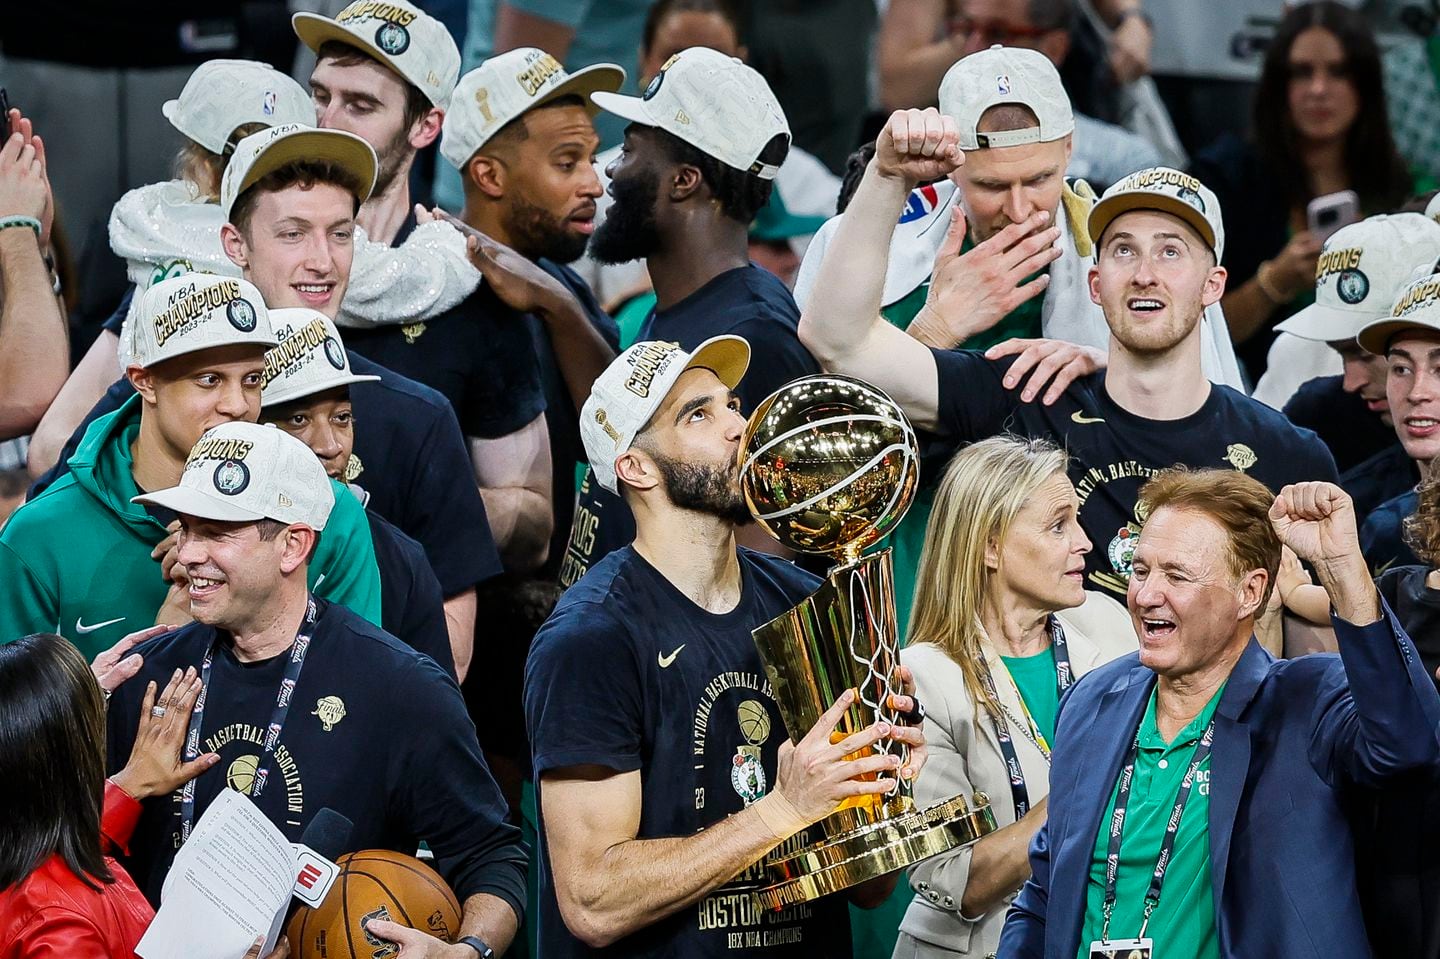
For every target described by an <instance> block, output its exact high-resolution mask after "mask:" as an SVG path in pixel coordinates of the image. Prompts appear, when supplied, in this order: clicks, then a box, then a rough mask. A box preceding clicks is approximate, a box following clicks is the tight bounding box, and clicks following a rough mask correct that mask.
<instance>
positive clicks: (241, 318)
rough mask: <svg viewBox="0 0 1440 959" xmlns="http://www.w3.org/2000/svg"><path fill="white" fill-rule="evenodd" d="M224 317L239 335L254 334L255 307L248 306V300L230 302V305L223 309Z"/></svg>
mask: <svg viewBox="0 0 1440 959" xmlns="http://www.w3.org/2000/svg"><path fill="white" fill-rule="evenodd" d="M225 317H226V319H228V320H229V321H230V325H231V326H233V327H235V329H237V330H239V331H240V332H241V333H253V332H255V321H256V317H255V307H253V306H251V305H250V301H249V300H231V301H230V305H229V306H227V307H225Z"/></svg>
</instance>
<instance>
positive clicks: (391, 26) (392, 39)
mask: <svg viewBox="0 0 1440 959" xmlns="http://www.w3.org/2000/svg"><path fill="white" fill-rule="evenodd" d="M375 46H377V47H379V48H380V49H381V50H383V51H384V52H386V53H388V54H390V56H392V57H398V56H399V55H400V54H402V53H404V52H405V51H406V50H407V49H409V48H410V31H409V30H406V29H405V28H404V27H402V26H400V24H398V23H390V22H388V21H387V22H385V23H382V24H380V29H378V30H376V31H375Z"/></svg>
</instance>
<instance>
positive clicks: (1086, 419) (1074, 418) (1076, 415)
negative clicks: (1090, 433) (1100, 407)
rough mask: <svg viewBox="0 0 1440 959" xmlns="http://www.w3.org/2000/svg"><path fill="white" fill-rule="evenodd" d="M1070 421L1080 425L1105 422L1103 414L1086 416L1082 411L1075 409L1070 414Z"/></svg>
mask: <svg viewBox="0 0 1440 959" xmlns="http://www.w3.org/2000/svg"><path fill="white" fill-rule="evenodd" d="M1070 421H1071V422H1072V423H1079V424H1080V425H1081V426H1088V425H1089V424H1091V423H1103V422H1105V418H1104V417H1103V416H1086V415H1085V414H1084V413H1081V412H1080V411H1079V410H1076V411H1075V412H1073V413H1071V414H1070Z"/></svg>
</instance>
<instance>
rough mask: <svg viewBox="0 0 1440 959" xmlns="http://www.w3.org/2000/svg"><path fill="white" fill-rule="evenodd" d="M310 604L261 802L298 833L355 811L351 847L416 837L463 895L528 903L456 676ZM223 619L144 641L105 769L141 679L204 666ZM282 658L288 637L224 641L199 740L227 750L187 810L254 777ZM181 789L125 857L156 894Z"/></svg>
mask: <svg viewBox="0 0 1440 959" xmlns="http://www.w3.org/2000/svg"><path fill="white" fill-rule="evenodd" d="M317 604H318V608H319V617H318V621H317V624H316V628H315V632H314V634H313V636H312V637H311V642H310V648H309V652H308V653H307V654H306V657H305V663H304V666H303V669H302V671H301V673H300V678H299V681H298V682H297V683H296V685H295V688H294V691H293V693H292V696H291V707H290V712H289V715H288V716H287V718H286V721H285V724H284V729H283V730H282V731H281V733H280V738H279V745H278V746H277V747H276V749H275V751H274V753H273V754H272V756H271V760H270V764H269V783H268V786H267V788H266V789H265V790H264V792H263V793H262V794H261V795H260V797H259V798H258V799H256V800H255V802H256V805H257V806H259V807H260V809H261V810H262V811H263V812H264V813H265V815H266V816H267V817H268V818H269V819H270V821H271V822H273V823H274V824H275V825H276V826H277V827H278V828H279V829H280V831H281V832H283V833H285V835H286V837H288V838H289V839H290V840H292V841H298V840H299V839H300V836H301V834H302V833H303V832H304V830H305V826H306V825H307V824H308V823H309V822H310V820H311V819H312V818H313V817H314V815H315V813H316V812H318V811H319V810H321V809H325V808H329V809H333V810H335V811H336V812H338V813H340V814H341V815H343V816H345V817H347V818H348V819H350V821H351V822H353V823H354V824H355V829H354V832H353V834H352V835H351V837H350V841H349V845H348V849H347V850H346V851H354V850H359V849H393V850H396V851H399V852H404V853H413V852H414V851H415V849H416V848H417V844H418V843H419V842H420V841H421V840H424V841H425V843H426V844H427V845H428V846H429V847H430V848H431V849H432V850H434V852H435V868H436V869H437V870H438V871H439V872H440V874H441V875H442V876H444V877H445V879H446V881H447V882H448V883H449V884H450V886H451V887H452V888H453V889H454V891H455V895H456V896H457V897H458V898H459V899H460V901H461V902H463V901H464V900H465V898H466V897H467V896H470V895H473V894H475V893H478V892H486V893H491V894H493V895H496V896H499V897H501V898H502V899H504V900H506V901H507V902H509V903H510V905H511V907H512V908H513V909H514V910H515V913H516V915H517V916H523V915H524V900H525V858H526V850H525V845H524V843H523V842H522V841H521V839H520V834H519V831H518V830H517V829H516V828H515V827H514V826H512V825H510V824H509V823H507V822H506V814H507V807H506V803H505V799H504V797H503V796H501V794H500V789H499V787H498V786H497V785H496V784H495V780H494V779H493V778H492V777H491V775H490V771H489V769H488V768H487V767H486V765H485V759H484V757H483V756H482V755H481V753H480V746H479V743H478V742H477V741H476V738H475V727H474V726H473V725H472V724H471V722H470V719H469V717H468V716H467V715H466V714H465V703H464V701H463V700H462V699H461V698H460V688H459V687H458V686H456V685H455V680H454V678H453V677H452V676H450V675H449V674H448V673H446V672H445V671H444V670H442V669H441V668H440V667H439V666H437V665H436V664H435V661H434V660H432V659H431V658H430V657H428V656H423V655H421V654H419V653H417V652H415V651H414V650H412V649H410V648H409V647H408V646H406V645H405V644H403V643H401V642H400V641H398V640H397V639H395V638H394V637H393V636H390V635H388V634H386V633H384V632H382V631H381V630H379V629H376V628H375V627H374V626H371V625H370V624H369V623H366V622H364V621H363V620H361V619H360V618H359V617H358V616H356V615H355V614H354V613H352V612H350V611H349V610H347V609H345V608H344V607H341V606H335V605H332V604H330V603H326V602H324V601H323V600H320V601H317ZM216 635H217V634H216V630H215V629H214V628H213V627H210V626H206V625H204V624H201V623H192V624H190V625H189V626H186V627H184V628H182V629H179V630H176V631H175V632H172V633H167V634H165V635H164V636H160V637H158V638H156V639H153V640H151V641H149V642H148V643H145V644H142V645H141V646H139V647H138V648H137V650H136V651H137V652H139V653H140V654H141V655H142V656H143V657H144V666H142V667H141V670H140V673H139V675H137V676H135V677H134V678H133V679H131V680H129V681H128V682H126V683H125V684H124V685H122V686H121V687H120V688H119V689H118V690H116V692H115V694H114V695H113V696H112V697H111V699H110V706H109V717H110V722H109V723H108V730H107V733H108V740H109V742H108V758H107V764H106V765H107V769H108V770H109V771H110V772H111V773H114V772H116V771H118V770H119V769H120V768H122V767H123V766H124V765H125V762H126V759H127V758H128V757H129V755H130V750H131V748H132V746H133V744H134V739H135V730H136V721H137V717H138V716H139V714H140V702H141V698H142V696H143V695H144V692H145V685H146V683H147V682H149V681H151V680H154V681H155V682H157V683H158V684H159V685H160V686H161V687H163V686H164V684H165V683H166V682H168V681H169V678H170V675H171V673H172V672H173V671H174V670H176V669H179V668H184V667H187V666H194V667H196V668H197V669H198V668H199V667H200V664H201V661H202V660H203V659H204V657H205V651H206V650H207V649H209V648H210V645H211V643H212V641H214V640H215V638H216ZM289 658H290V656H289V651H288V650H287V651H286V652H285V653H282V654H280V655H278V656H274V657H272V658H270V659H268V660H264V661H261V662H256V663H242V662H240V661H239V660H238V659H236V658H235V656H234V653H233V651H232V649H231V647H230V646H229V644H228V642H226V641H222V642H221V643H220V644H219V646H218V648H217V650H216V653H215V658H214V665H213V667H212V669H211V676H210V685H209V687H208V688H207V690H206V694H205V696H206V698H205V712H204V718H203V720H202V723H201V727H200V740H201V751H202V752H218V753H219V754H220V762H219V763H218V764H217V765H215V766H214V767H213V768H211V769H210V770H208V771H206V772H205V773H202V774H201V775H200V777H199V778H198V779H197V780H196V789H195V821H196V822H199V820H200V817H201V816H202V815H204V812H205V810H206V808H208V807H209V805H210V803H211V801H212V800H214V798H215V797H216V796H217V795H218V794H219V792H220V790H221V789H223V788H226V787H227V786H228V787H230V788H239V789H241V791H248V790H249V789H250V788H251V784H252V783H253V779H254V770H255V767H256V761H257V759H258V757H259V755H260V753H261V745H262V743H263V740H264V738H265V736H266V730H267V727H268V725H269V723H270V720H271V716H272V714H273V712H274V709H275V700H276V696H277V694H278V692H279V689H280V683H281V679H282V677H283V676H284V673H285V667H286V665H287V664H288V660H289ZM179 796H180V794H179V793H178V792H176V793H173V794H171V795H169V796H164V797H156V798H152V799H148V800H146V801H145V803H144V812H143V813H142V814H141V817H140V823H139V825H138V826H137V828H136V830H135V834H134V837H133V838H132V839H131V841H130V855H129V856H127V857H125V858H124V859H123V860H122V861H123V862H124V865H125V868H126V869H127V870H128V871H129V872H130V875H131V876H133V877H134V878H135V882H136V883H137V884H138V885H139V886H140V888H141V889H142V890H143V891H144V892H145V895H146V896H147V898H149V899H150V901H151V902H152V903H157V904H158V902H159V897H160V888H161V885H162V883H163V882H164V879H165V874H166V872H167V871H168V869H169V868H170V864H171V862H172V861H173V860H174V858H175V849H176V840H177V838H178V834H179V828H180V808H181V806H180V798H179Z"/></svg>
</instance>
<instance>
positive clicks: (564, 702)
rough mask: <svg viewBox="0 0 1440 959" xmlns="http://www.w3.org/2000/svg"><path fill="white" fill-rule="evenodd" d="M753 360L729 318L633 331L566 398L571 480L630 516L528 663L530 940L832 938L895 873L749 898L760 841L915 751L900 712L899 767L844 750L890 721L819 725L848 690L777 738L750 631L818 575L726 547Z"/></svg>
mask: <svg viewBox="0 0 1440 959" xmlns="http://www.w3.org/2000/svg"><path fill="white" fill-rule="evenodd" d="M752 357H753V353H752V352H751V350H750V346H749V344H747V343H746V342H745V340H744V339H741V338H740V337H736V336H726V335H722V336H716V337H711V338H709V339H706V340H702V341H701V342H700V343H697V344H696V346H695V348H694V349H693V350H686V349H684V348H682V347H681V346H679V345H677V344H675V343H673V342H658V341H653V340H652V341H645V342H641V343H636V344H635V345H634V346H632V347H630V348H629V349H627V350H626V351H625V352H624V353H622V354H621V355H620V357H619V358H618V359H616V360H615V362H614V363H612V364H611V365H610V367H609V368H608V369H607V370H606V371H605V372H604V373H603V374H602V375H601V376H600V378H599V379H597V380H596V381H595V386H594V388H593V390H592V392H591V394H590V398H589V399H588V400H587V401H586V403H585V408H584V412H583V413H582V414H581V418H580V422H581V429H582V433H583V436H584V438H585V449H586V451H587V452H588V454H589V457H590V465H591V467H592V469H593V475H592V476H591V483H593V484H595V485H597V486H602V487H604V488H605V489H606V490H608V491H610V492H611V493H612V494H616V495H618V496H620V497H623V499H624V502H625V503H627V504H628V505H629V508H630V509H631V510H632V511H633V513H634V516H635V524H636V530H637V532H636V536H635V542H634V543H633V544H632V545H630V546H626V547H624V548H622V549H619V550H617V551H615V552H613V553H611V554H609V555H608V556H606V557H605V558H604V559H603V560H601V561H600V562H599V563H598V564H597V565H596V566H594V567H593V568H592V569H591V570H590V571H589V572H588V573H586V574H585V576H584V577H583V578H581V579H580V580H579V582H577V583H576V584H575V585H573V586H571V587H570V589H569V590H568V591H566V593H565V595H564V596H562V597H561V599H560V602H559V604H558V605H557V606H556V608H555V612H554V613H553V614H552V615H551V617H550V619H549V620H548V621H547V622H546V623H545V625H544V626H543V627H542V628H541V629H540V632H539V633H538V634H537V635H536V637H535V641H534V643H533V644H532V645H531V648H530V658H529V661H528V663H527V666H526V674H525V717H526V724H527V726H528V728H529V731H530V740H531V746H532V752H533V759H534V768H535V776H536V780H537V790H538V796H539V803H540V816H541V830H540V842H541V848H540V875H539V882H540V915H539V919H538V922H539V954H540V955H542V956H545V957H547V959H550V957H555V959H568V957H577V956H591V955H620V956H635V957H640V956H653V957H661V956H667V957H668V956H685V957H686V959H709V957H721V956H731V955H736V954H737V953H739V954H746V953H749V952H751V948H750V947H751V946H753V945H755V944H758V943H760V942H765V943H766V944H767V945H771V946H773V947H774V948H768V949H767V948H762V949H755V950H753V951H754V954H757V955H767V956H770V955H777V956H778V955H795V956H801V955H804V956H817V957H818V956H824V957H843V956H849V955H850V951H851V950H850V924H849V921H848V917H847V915H846V903H845V900H846V898H853V899H855V900H856V901H857V902H861V903H863V904H866V905H874V904H876V902H878V901H880V900H883V899H884V897H885V896H886V895H888V894H889V893H890V891H891V889H893V888H894V885H895V881H896V879H897V875H896V874H891V875H890V876H886V877H882V878H880V879H875V880H872V881H870V882H869V883H865V884H863V885H861V886H857V887H855V888H854V889H852V890H850V896H849V897H845V896H831V897H830V898H828V899H821V900H818V901H816V902H813V903H809V904H806V905H804V906H800V907H796V908H793V909H787V910H785V911H783V912H779V913H765V912H762V911H760V910H758V909H756V908H755V906H754V903H753V901H752V899H751V896H752V889H753V888H754V885H755V883H756V882H757V881H759V877H760V876H761V873H762V871H763V869H762V866H761V864H760V862H759V860H760V858H761V857H762V856H763V855H764V854H765V853H767V852H769V851H770V850H771V849H773V848H775V847H776V846H782V845H783V848H784V849H785V850H787V851H789V850H794V849H798V848H800V847H801V846H803V845H804V844H805V843H806V842H807V841H809V839H810V838H811V836H810V834H809V828H810V826H811V825H813V824H814V823H816V822H818V821H819V820H820V819H822V818H824V817H825V816H826V815H828V814H830V813H831V812H833V811H834V810H835V809H836V808H837V806H838V804H839V802H840V801H841V799H842V798H843V797H845V796H858V795H867V794H872V795H873V794H878V793H881V792H883V791H885V790H888V789H889V788H891V786H893V784H894V783H895V782H896V781H897V779H898V778H899V777H901V776H905V777H912V776H913V775H914V774H915V773H917V772H918V771H919V769H920V767H921V766H922V765H923V763H924V736H923V735H922V733H921V730H920V728H919V727H918V726H897V727H895V728H894V730H893V731H892V732H891V733H889V734H891V735H894V736H896V737H897V738H900V739H902V740H904V741H905V742H906V743H908V744H910V745H911V747H912V749H913V751H912V752H911V753H910V756H911V763H912V764H911V766H910V767H907V768H905V769H902V768H900V764H899V759H898V758H896V759H894V760H891V759H888V758H874V757H872V758H865V759H859V760H854V761H851V760H849V759H847V758H846V757H847V756H852V755H854V754H855V753H856V752H857V751H858V750H860V749H861V748H863V746H865V745H866V744H868V743H873V742H874V741H875V740H876V739H878V738H879V736H881V735H886V734H887V733H886V730H888V729H889V727H888V726H886V725H883V724H881V725H874V726H870V727H867V728H866V729H865V730H864V731H862V732H859V733H856V734H855V735H853V736H851V737H849V738H845V739H844V740H843V741H840V742H838V743H837V742H836V740H835V739H832V735H831V734H832V732H833V730H834V729H835V726H836V724H837V722H838V721H839V719H840V716H841V713H842V711H843V709H844V706H845V704H847V703H848V702H849V701H850V698H851V697H852V696H853V692H852V691H847V692H845V693H844V694H843V695H842V696H841V697H840V700H839V701H838V702H837V703H836V704H835V706H834V707H832V708H831V709H830V710H829V711H828V712H826V714H825V715H824V716H823V717H821V719H820V721H819V722H818V723H816V725H815V727H814V728H813V729H812V730H810V732H809V734H808V735H806V736H805V738H804V739H803V740H802V741H801V742H800V743H799V744H798V745H792V744H791V743H790V741H789V738H788V736H787V735H786V732H785V725H784V723H783V721H782V720H781V717H780V712H779V709H778V708H777V706H776V704H775V701H774V699H773V698H772V696H771V694H770V684H769V682H768V681H767V680H766V678H765V671H764V669H763V668H762V666H761V663H760V656H759V653H758V652H757V651H756V648H755V642H754V640H753V639H752V638H751V636H750V631H751V630H752V629H754V628H756V627H758V626H760V625H762V624H763V623H766V622H769V621H770V620H771V619H773V618H774V617H776V616H778V615H780V614H781V613H783V612H785V611H786V610H788V609H790V608H792V607H793V606H794V605H795V604H796V603H798V602H799V601H800V600H801V599H803V598H804V597H805V596H808V595H809V594H810V593H812V592H813V591H814V590H815V588H816V587H817V586H818V585H819V580H818V579H816V578H815V577H814V576H812V575H811V574H810V573H807V572H805V571H804V570H802V569H800V568H799V567H797V566H795V565H794V564H793V563H790V562H787V561H784V560H781V559H778V558H777V557H774V556H767V555H765V554H763V553H758V552H753V551H751V550H748V549H745V548H743V547H739V546H737V545H736V541H735V531H736V528H737V526H739V525H740V524H744V523H747V522H749V519H750V513H749V510H748V509H746V507H745V502H744V498H743V497H742V495H741V492H740V482H739V462H738V458H737V454H738V452H739V447H740V435H741V433H742V432H743V431H744V428H745V418H744V417H743V416H742V415H741V414H740V398H739V395H738V393H737V392H736V391H737V390H738V388H739V386H740V385H741V383H743V380H742V377H743V376H744V375H745V374H746V369H747V366H748V365H749V363H750V360H751V359H752ZM902 681H905V674H904V671H902ZM906 685H907V693H906V695H903V696H897V697H896V702H895V708H896V709H897V710H900V711H902V712H904V711H909V710H911V709H913V708H914V705H913V702H912V701H911V700H910V698H909V695H908V682H907V683H906ZM867 773H876V774H877V775H876V777H875V778H872V779H869V780H868V781H857V780H856V779H855V778H854V777H856V776H861V775H864V774H867Z"/></svg>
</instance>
